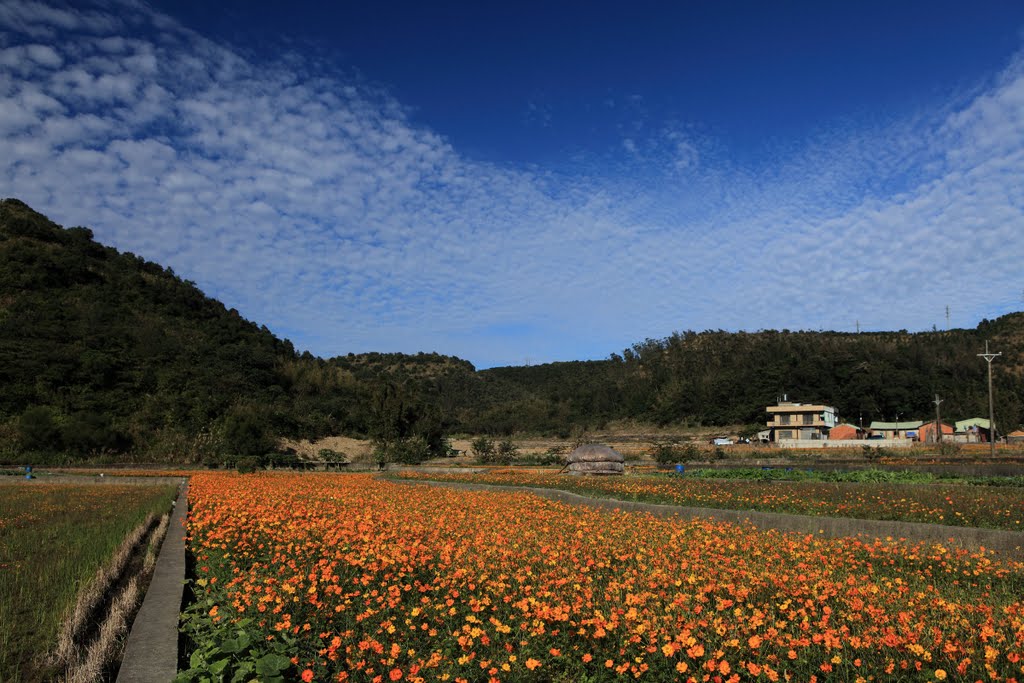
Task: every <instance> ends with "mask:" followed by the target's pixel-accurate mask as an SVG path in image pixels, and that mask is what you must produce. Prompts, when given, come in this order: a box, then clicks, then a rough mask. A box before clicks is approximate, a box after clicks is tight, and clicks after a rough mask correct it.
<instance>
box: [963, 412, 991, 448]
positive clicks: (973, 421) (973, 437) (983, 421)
mask: <svg viewBox="0 0 1024 683" xmlns="http://www.w3.org/2000/svg"><path fill="white" fill-rule="evenodd" d="M955 425H956V433H955V435H954V436H955V437H956V440H957V441H960V442H963V443H988V442H989V440H990V439H991V438H992V437H991V434H992V430H991V427H990V425H989V421H988V419H987V418H984V417H970V418H967V419H966V420H957V421H956V423H955Z"/></svg>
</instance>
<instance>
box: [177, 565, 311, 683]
mask: <svg viewBox="0 0 1024 683" xmlns="http://www.w3.org/2000/svg"><path fill="white" fill-rule="evenodd" d="M196 583H202V584H205V579H199V580H198V581H197V582H196ZM215 605H216V602H215V601H214V600H213V598H210V597H204V598H203V599H201V600H198V601H196V602H195V603H193V604H192V605H190V606H189V607H188V608H187V609H186V610H185V612H184V613H183V614H182V618H181V630H182V632H183V633H185V635H186V637H187V638H188V640H189V641H190V643H191V645H192V647H191V648H190V650H191V652H192V654H191V655H190V656H189V662H188V668H187V669H185V670H183V671H180V672H179V673H178V675H177V676H176V677H175V678H174V681H175V683H190V682H192V681H197V682H198V681H203V682H210V683H213V682H218V683H221V682H225V683H226V682H231V683H248V681H252V680H259V681H262V682H264V683H284V681H295V680H298V679H299V676H298V672H297V670H296V668H295V666H294V665H293V664H292V661H291V657H290V653H291V652H292V649H293V646H294V640H293V639H292V637H291V636H290V635H289V634H288V633H287V632H283V631H282V632H280V633H278V635H277V636H276V637H275V638H274V639H273V640H269V641H268V640H266V639H265V638H263V637H260V636H259V635H256V634H258V632H259V629H257V628H255V627H254V625H253V621H252V619H248V618H245V619H239V620H238V621H235V622H232V623H230V624H229V623H228V622H227V621H226V620H223V619H219V618H218V617H217V616H216V614H214V615H211V614H210V612H211V610H213V608H214V606H215Z"/></svg>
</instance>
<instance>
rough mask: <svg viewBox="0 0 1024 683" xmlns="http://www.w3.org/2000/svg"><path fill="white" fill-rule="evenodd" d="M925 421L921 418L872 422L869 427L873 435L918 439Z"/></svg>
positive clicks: (886, 437)
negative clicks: (919, 431) (918, 433)
mask: <svg viewBox="0 0 1024 683" xmlns="http://www.w3.org/2000/svg"><path fill="white" fill-rule="evenodd" d="M923 424H924V422H922V421H921V420H900V421H899V422H878V421H875V422H872V423H871V425H870V426H869V427H868V429H869V430H870V432H871V436H880V437H882V438H883V439H916V438H917V432H918V430H919V429H921V425H923Z"/></svg>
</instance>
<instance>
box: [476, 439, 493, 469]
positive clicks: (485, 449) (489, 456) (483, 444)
mask: <svg viewBox="0 0 1024 683" xmlns="http://www.w3.org/2000/svg"><path fill="white" fill-rule="evenodd" d="M470 448H471V450H472V451H473V455H474V456H475V457H476V461H477V462H478V463H480V464H481V465H489V464H492V463H493V461H494V453H495V448H494V440H493V439H491V438H490V437H487V436H478V437H477V438H475V439H473V443H472V444H471V445H470Z"/></svg>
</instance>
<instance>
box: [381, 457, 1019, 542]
mask: <svg viewBox="0 0 1024 683" xmlns="http://www.w3.org/2000/svg"><path fill="white" fill-rule="evenodd" d="M397 476H400V477H402V478H403V479H414V480H415V479H422V480H428V479H429V480H434V481H454V482H473V483H478V484H493V485H501V486H534V487H541V488H556V489H561V490H564V491H570V492H572V493H578V494H581V495H586V496H600V497H608V498H617V499H619V500H637V501H644V502H649V503H665V504H669V505H685V506H691V507H704V508H716V509H727V510H762V511H765V512H785V513H791V514H798V515H819V516H823V517H853V518H857V519H880V520H900V521H905V522H924V523H927V524H944V525H949V526H968V527H982V528H989V529H1009V530H1016V531H1024V488H1019V487H996V486H966V485H959V484H888V483H857V484H853V483H841V484H834V483H826V482H808V481H792V482H787V481H739V480H725V479H715V480H708V479H688V478H686V477H665V476H628V477H571V476H565V475H559V474H556V473H555V472H553V471H550V470H548V471H537V470H535V471H524V470H512V469H507V470H493V471H491V472H483V473H460V472H413V471H408V470H407V471H404V472H401V473H400V474H399V475H397Z"/></svg>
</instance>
